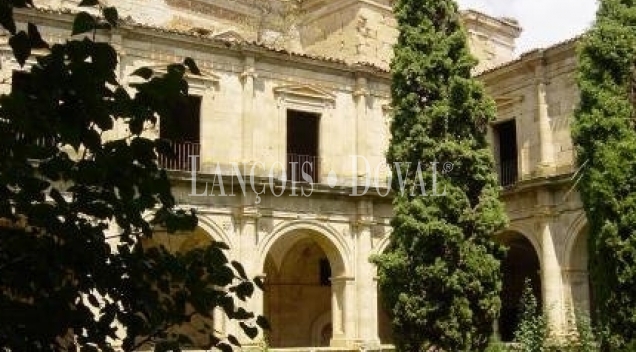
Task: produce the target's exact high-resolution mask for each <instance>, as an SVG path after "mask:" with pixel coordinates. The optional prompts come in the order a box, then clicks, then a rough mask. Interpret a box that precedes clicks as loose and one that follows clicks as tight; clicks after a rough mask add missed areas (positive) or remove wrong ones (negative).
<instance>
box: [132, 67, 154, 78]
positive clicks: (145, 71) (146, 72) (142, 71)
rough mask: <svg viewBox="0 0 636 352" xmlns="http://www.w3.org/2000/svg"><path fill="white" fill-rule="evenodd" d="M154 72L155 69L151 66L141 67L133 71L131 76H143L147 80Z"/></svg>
mask: <svg viewBox="0 0 636 352" xmlns="http://www.w3.org/2000/svg"><path fill="white" fill-rule="evenodd" d="M154 74H155V71H153V70H152V69H151V68H149V67H140V68H138V69H136V70H135V72H133V73H132V74H131V76H138V77H141V78H143V79H145V80H148V79H150V78H151V77H152V76H153V75H154Z"/></svg>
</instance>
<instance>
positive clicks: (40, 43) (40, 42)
mask: <svg viewBox="0 0 636 352" xmlns="http://www.w3.org/2000/svg"><path fill="white" fill-rule="evenodd" d="M28 33H29V43H30V44H31V48H33V49H48V48H49V44H48V43H47V42H45V41H44V39H42V35H41V34H40V31H39V30H38V27H37V26H36V25H34V24H33V23H31V22H29V25H28Z"/></svg>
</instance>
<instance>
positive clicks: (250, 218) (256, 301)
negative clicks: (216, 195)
mask: <svg viewBox="0 0 636 352" xmlns="http://www.w3.org/2000/svg"><path fill="white" fill-rule="evenodd" d="M259 217H260V213H259V211H258V209H257V208H254V207H251V206H249V205H244V206H243V207H242V208H241V209H240V210H239V211H238V212H237V213H236V215H235V219H236V223H237V224H239V226H240V228H239V231H238V232H239V237H240V238H239V248H238V250H237V251H235V253H236V255H237V260H238V261H239V262H240V263H241V264H242V265H243V268H244V269H245V273H246V274H247V276H248V278H250V279H252V278H254V277H256V276H263V274H262V270H263V268H257V267H256V263H257V258H256V256H255V253H258V252H257V243H256V242H257V241H256V240H257V238H258V233H257V231H258V219H259ZM263 298H264V297H263V294H262V292H261V291H260V289H258V288H256V289H255V291H254V294H253V295H252V297H251V298H249V299H248V300H247V302H238V303H237V305H238V306H242V307H244V308H245V309H246V310H247V311H249V312H252V313H254V314H255V315H262V314H263V310H264V309H263V306H264V305H263V303H264V302H263ZM231 326H232V328H233V333H234V335H235V336H236V337H237V338H238V339H239V341H240V342H241V344H242V345H243V346H255V345H257V344H258V343H259V341H260V339H261V338H262V336H257V337H256V338H254V339H250V338H249V337H248V336H247V335H245V333H243V331H242V329H241V328H240V326H239V325H238V323H237V322H234V323H233V324H231Z"/></svg>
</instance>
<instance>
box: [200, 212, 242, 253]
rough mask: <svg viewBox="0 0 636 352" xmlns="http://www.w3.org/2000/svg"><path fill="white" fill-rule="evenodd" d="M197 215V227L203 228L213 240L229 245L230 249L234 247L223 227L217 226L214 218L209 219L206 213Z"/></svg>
mask: <svg viewBox="0 0 636 352" xmlns="http://www.w3.org/2000/svg"><path fill="white" fill-rule="evenodd" d="M198 217H199V224H198V227H200V228H202V229H203V230H205V231H206V232H207V233H208V234H209V235H210V236H211V237H212V239H213V240H214V241H221V242H223V243H225V244H227V245H228V246H229V247H230V250H232V249H233V248H235V247H234V245H235V243H233V241H232V239H231V238H230V236H228V234H227V233H226V232H225V231H224V230H223V228H221V226H219V225H218V224H217V223H216V222H214V220H212V219H210V217H209V216H206V215H199V216H198Z"/></svg>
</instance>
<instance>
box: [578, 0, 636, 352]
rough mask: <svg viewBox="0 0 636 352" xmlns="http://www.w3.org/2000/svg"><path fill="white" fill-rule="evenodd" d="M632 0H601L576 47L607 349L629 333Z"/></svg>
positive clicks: (634, 317) (586, 189)
mask: <svg viewBox="0 0 636 352" xmlns="http://www.w3.org/2000/svg"><path fill="white" fill-rule="evenodd" d="M635 26H636V2H635V1H627V0H601V1H600V8H599V10H598V12H597V19H596V23H595V24H594V26H593V28H592V29H591V30H590V32H588V33H587V34H586V35H585V36H584V37H583V39H582V41H581V44H580V47H579V77H578V85H579V89H580V94H581V99H580V105H579V107H578V109H577V111H576V114H575V119H574V123H573V128H572V133H573V135H572V136H573V141H574V144H575V146H576V151H577V161H578V164H579V166H580V167H581V170H582V171H581V179H580V182H579V184H578V185H579V186H578V189H579V191H580V193H581V198H582V201H583V204H584V208H585V211H586V214H587V218H588V222H589V237H588V243H589V246H588V247H589V253H590V274H591V279H592V282H594V285H593V287H594V291H595V292H594V293H595V294H594V296H595V301H596V303H597V308H598V312H601V314H599V315H598V316H597V318H598V320H597V321H598V322H599V323H601V325H603V327H604V328H605V330H606V331H607V332H609V334H608V335H607V338H606V339H605V341H603V346H604V348H605V349H606V350H607V349H609V350H612V351H616V350H624V349H627V350H630V351H631V350H633V349H629V347H627V346H628V345H629V344H630V343H633V341H635V338H636V178H635V175H636V159H635V158H634V156H635V155H636V132H635V127H636V126H634V117H635V116H634V98H635V97H636V96H635V94H636V86H635V85H634V79H635V78H636V75H635V72H636V70H635V60H636V31H635V30H634V28H635Z"/></svg>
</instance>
